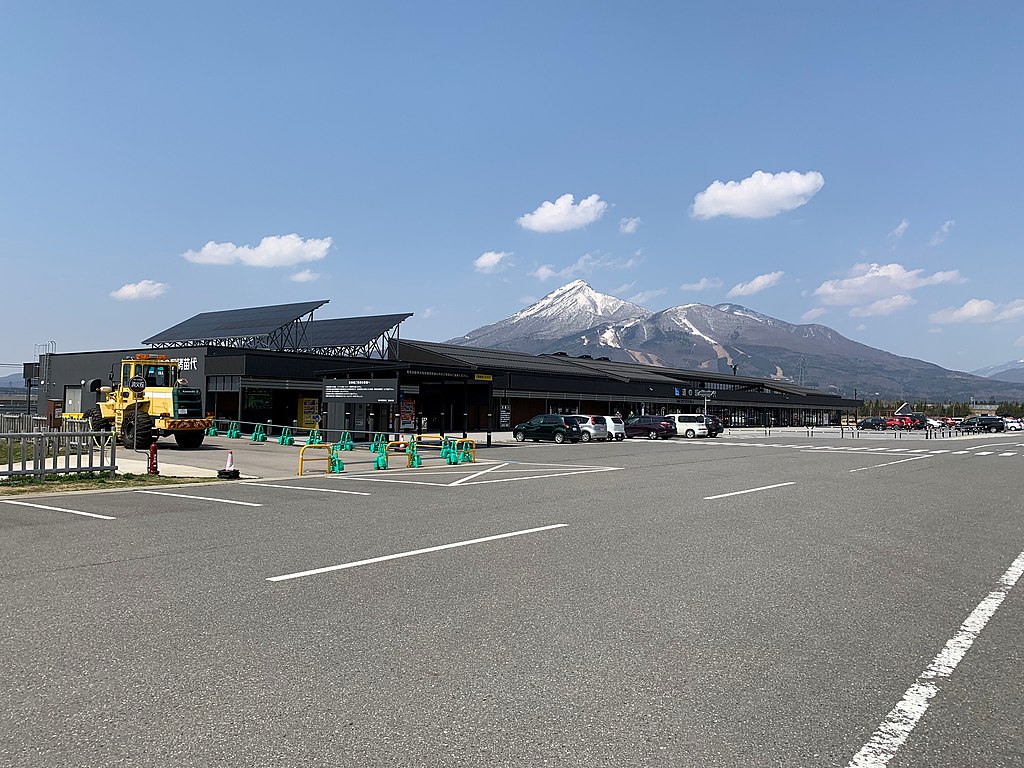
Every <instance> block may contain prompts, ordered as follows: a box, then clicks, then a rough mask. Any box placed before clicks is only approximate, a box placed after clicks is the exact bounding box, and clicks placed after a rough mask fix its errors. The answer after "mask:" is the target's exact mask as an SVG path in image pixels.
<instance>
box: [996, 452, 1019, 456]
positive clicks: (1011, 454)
mask: <svg viewBox="0 0 1024 768" xmlns="http://www.w3.org/2000/svg"><path fill="white" fill-rule="evenodd" d="M999 455H1000V456H1016V455H1017V452H1016V451H1007V452H1006V453H1000V454H999Z"/></svg>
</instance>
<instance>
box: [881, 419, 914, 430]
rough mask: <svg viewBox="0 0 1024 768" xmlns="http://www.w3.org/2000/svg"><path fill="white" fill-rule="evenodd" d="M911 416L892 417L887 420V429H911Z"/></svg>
mask: <svg viewBox="0 0 1024 768" xmlns="http://www.w3.org/2000/svg"><path fill="white" fill-rule="evenodd" d="M910 425H911V421H910V417H909V416H890V417H889V418H887V419H886V420H885V428H886V429H910Z"/></svg>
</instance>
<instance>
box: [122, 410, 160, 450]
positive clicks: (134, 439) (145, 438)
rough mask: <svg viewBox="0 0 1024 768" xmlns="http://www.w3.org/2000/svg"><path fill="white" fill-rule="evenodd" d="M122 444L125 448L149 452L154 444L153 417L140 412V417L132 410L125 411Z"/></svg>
mask: <svg viewBox="0 0 1024 768" xmlns="http://www.w3.org/2000/svg"><path fill="white" fill-rule="evenodd" d="M121 442H122V443H123V444H124V447H125V448H133V449H136V450H147V451H148V450H149V446H150V444H151V443H152V442H153V417H152V416H150V415H149V414H148V413H146V412H145V411H139V415H138V417H136V415H135V413H134V412H132V411H130V410H127V411H125V414H124V421H122V422H121Z"/></svg>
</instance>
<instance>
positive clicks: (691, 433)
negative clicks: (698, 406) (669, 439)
mask: <svg viewBox="0 0 1024 768" xmlns="http://www.w3.org/2000/svg"><path fill="white" fill-rule="evenodd" d="M665 418H666V419H669V420H670V421H671V422H672V423H673V424H675V425H676V434H677V435H682V436H683V437H707V436H708V425H707V424H706V423H705V422H704V414H702V413H667V414H665Z"/></svg>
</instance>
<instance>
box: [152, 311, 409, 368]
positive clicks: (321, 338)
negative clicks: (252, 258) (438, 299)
mask: <svg viewBox="0 0 1024 768" xmlns="http://www.w3.org/2000/svg"><path fill="white" fill-rule="evenodd" d="M326 303H327V301H326V300H325V301H305V302H299V303H297V304H276V305H274V306H269V307H250V308H248V309H228V310H223V311H221V312H203V313H201V314H198V315H195V316H194V317H190V318H189V319H188V320H186V321H184V322H182V323H178V324H177V325H175V326H173V327H171V328H168V329H167V330H166V331H161V332H160V333H158V334H156V335H155V336H151V337H149V338H148V339H146V340H145V341H143V342H142V343H143V344H149V345H151V346H154V347H196V346H219V347H242V348H245V349H271V350H275V351H281V352H312V353H315V354H321V355H337V356H343V357H385V356H386V355H387V349H388V344H389V343H390V342H391V340H392V339H393V338H395V339H397V336H398V326H399V324H400V323H401V322H402V321H403V320H405V319H406V318H408V317H412V313H411V312H405V313H401V314H394V315H371V316H367V317H344V318H337V319H333V320H313V312H314V310H317V309H319V308H320V307H322V306H323V305H324V304H326Z"/></svg>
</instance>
